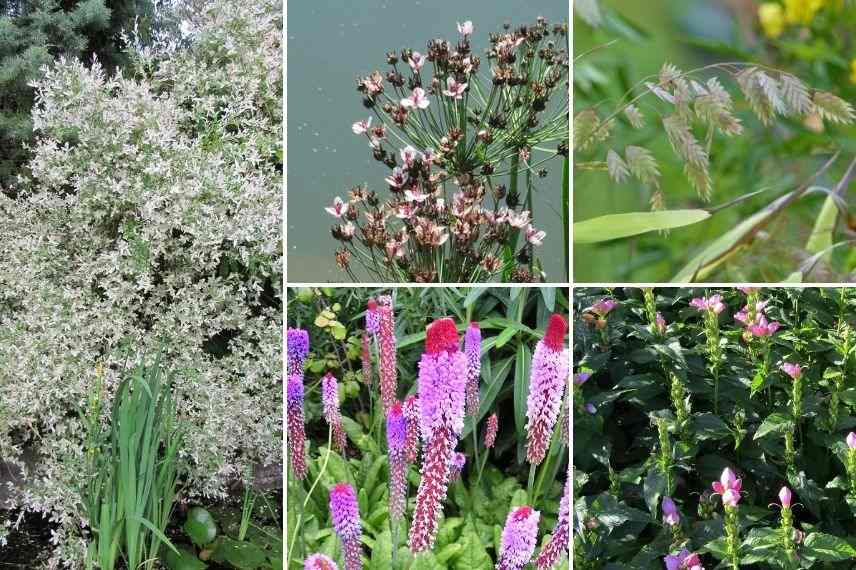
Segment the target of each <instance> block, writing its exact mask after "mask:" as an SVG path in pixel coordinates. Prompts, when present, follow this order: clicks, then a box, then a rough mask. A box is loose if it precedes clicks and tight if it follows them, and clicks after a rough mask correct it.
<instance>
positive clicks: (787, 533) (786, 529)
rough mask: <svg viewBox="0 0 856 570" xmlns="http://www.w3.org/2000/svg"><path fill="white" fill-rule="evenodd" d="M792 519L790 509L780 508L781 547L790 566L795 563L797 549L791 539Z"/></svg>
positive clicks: (792, 538)
mask: <svg viewBox="0 0 856 570" xmlns="http://www.w3.org/2000/svg"><path fill="white" fill-rule="evenodd" d="M793 527H794V517H793V511H791V508H790V507H785V506H782V526H781V532H782V546H783V547H784V549H785V552H786V553H787V556H788V561H790V562H791V564H793V563H795V562H796V561H797V549H796V546H795V545H794V537H793Z"/></svg>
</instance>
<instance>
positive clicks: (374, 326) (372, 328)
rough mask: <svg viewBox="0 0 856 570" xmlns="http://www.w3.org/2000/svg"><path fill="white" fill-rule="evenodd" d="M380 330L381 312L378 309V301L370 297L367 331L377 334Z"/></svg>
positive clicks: (367, 312) (367, 311)
mask: <svg viewBox="0 0 856 570" xmlns="http://www.w3.org/2000/svg"><path fill="white" fill-rule="evenodd" d="M379 331H380V313H379V312H378V310H377V301H375V300H374V299H369V303H368V309H366V332H368V333H369V334H377V333H378V332H379Z"/></svg>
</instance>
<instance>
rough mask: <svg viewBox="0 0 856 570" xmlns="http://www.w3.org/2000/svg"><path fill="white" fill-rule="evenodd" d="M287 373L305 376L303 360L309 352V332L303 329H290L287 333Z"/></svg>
mask: <svg viewBox="0 0 856 570" xmlns="http://www.w3.org/2000/svg"><path fill="white" fill-rule="evenodd" d="M285 338H286V344H287V351H286V352H287V356H288V358H287V360H286V373H287V374H288V375H289V376H291V375H292V374H300V375H301V376H303V362H304V361H305V360H306V355H307V354H309V333H308V332H307V331H305V330H303V329H292V328H290V329H288V332H287V333H286V337H285Z"/></svg>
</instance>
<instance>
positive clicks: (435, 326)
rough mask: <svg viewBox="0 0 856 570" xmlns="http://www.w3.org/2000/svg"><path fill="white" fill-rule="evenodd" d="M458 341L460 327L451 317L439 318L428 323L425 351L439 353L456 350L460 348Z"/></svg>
mask: <svg viewBox="0 0 856 570" xmlns="http://www.w3.org/2000/svg"><path fill="white" fill-rule="evenodd" d="M458 343H459V338H458V329H457V327H455V321H454V320H452V319H451V318H449V317H445V318H442V319H437V320H436V321H434V322H433V323H431V324H430V325H428V330H427V331H426V334H425V352H427V353H429V354H438V353H440V352H441V351H444V350H445V351H448V352H455V351H457V350H458Z"/></svg>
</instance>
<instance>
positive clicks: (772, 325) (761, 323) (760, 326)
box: [748, 315, 780, 337]
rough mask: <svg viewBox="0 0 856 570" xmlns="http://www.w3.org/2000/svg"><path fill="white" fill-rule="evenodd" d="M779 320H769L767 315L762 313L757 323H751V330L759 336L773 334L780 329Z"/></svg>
mask: <svg viewBox="0 0 856 570" xmlns="http://www.w3.org/2000/svg"><path fill="white" fill-rule="evenodd" d="M779 326H780V325H779V323H778V321H773V322H769V321H767V317H765V316H764V315H760V316H759V317H758V319H757V321H756V323H755V324H752V325H749V327H748V329H749V332H750V333H752V334H753V335H754V336H757V337H766V336H773V335H774V334H775V333H776V331H777V330H779Z"/></svg>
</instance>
